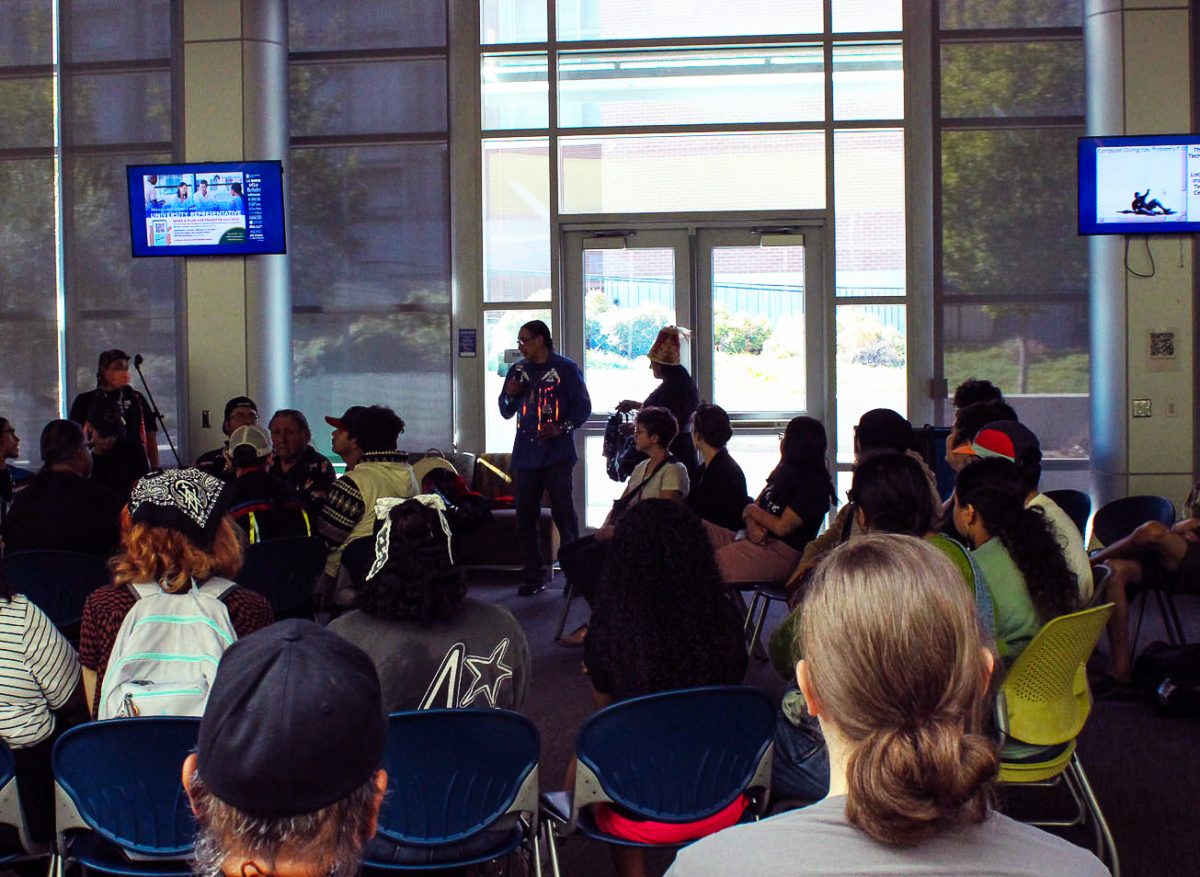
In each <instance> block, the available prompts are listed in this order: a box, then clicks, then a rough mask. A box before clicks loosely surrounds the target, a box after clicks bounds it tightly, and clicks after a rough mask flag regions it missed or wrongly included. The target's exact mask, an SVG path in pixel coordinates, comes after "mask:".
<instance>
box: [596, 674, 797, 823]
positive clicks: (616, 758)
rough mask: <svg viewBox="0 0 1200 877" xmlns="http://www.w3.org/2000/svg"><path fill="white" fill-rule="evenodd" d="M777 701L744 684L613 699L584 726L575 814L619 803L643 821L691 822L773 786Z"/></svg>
mask: <svg viewBox="0 0 1200 877" xmlns="http://www.w3.org/2000/svg"><path fill="white" fill-rule="evenodd" d="M775 711H776V705H775V704H774V703H773V702H772V700H771V698H769V697H768V696H767V695H766V694H765V693H763V692H761V691H759V690H757V689H754V688H745V687H741V686H713V687H708V688H692V689H686V690H683V691H668V692H663V693H661V694H651V695H647V696H645V697H638V698H633V699H631V700H625V701H621V702H620V703H616V704H613V705H612V706H610V707H608V708H607V709H603V710H601V711H600V712H598V713H595V714H594V715H593V716H591V717H590V718H589V719H588V720H587V721H586V722H585V723H584V725H583V727H582V728H580V730H579V737H578V739H577V740H576V744H575V752H576V757H577V759H578V761H579V765H578V770H577V773H576V782H575V800H574V809H575V811H576V812H578V810H579V809H580V808H582V807H584V806H587V805H588V804H591V803H594V802H596V801H604V800H609V801H614V802H616V803H617V804H620V805H621V806H623V807H626V808H628V809H629V810H631V811H633V812H634V813H635V814H637V815H638V816H639V817H641V818H644V819H654V820H658V821H662V822H694V821H696V820H699V819H703V818H705V817H707V816H711V815H712V814H714V813H716V812H718V811H719V810H721V809H722V808H724V807H727V806H729V805H730V804H731V803H733V801H734V800H735V799H736V798H737V797H738V796H739V795H740V794H742V793H743V792H745V791H746V790H747V789H750V788H755V787H760V786H764V785H768V784H769V783H770V755H771V741H772V739H773V737H774V733H775Z"/></svg>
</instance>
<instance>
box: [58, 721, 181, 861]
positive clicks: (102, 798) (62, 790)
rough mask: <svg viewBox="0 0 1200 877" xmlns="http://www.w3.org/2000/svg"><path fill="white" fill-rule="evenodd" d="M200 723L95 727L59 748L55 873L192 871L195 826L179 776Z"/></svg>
mask: <svg viewBox="0 0 1200 877" xmlns="http://www.w3.org/2000/svg"><path fill="white" fill-rule="evenodd" d="M199 731H200V720H199V719H197V718H178V717H172V718H158V717H156V718H137V719H111V720H109V721H105V722H91V723H89V724H86V725H80V726H79V727H76V728H72V729H71V730H69V731H67V732H66V733H65V734H63V735H62V736H61V737H60V738H59V739H58V742H56V743H55V744H54V754H53V765H54V785H55V789H54V793H55V812H56V819H55V822H56V825H55V828H56V834H57V837H56V850H55V865H56V872H55V873H57V874H58V875H60V877H61V874H62V873H63V871H64V869H65V866H66V865H67V864H68V863H72V862H77V863H79V864H80V865H82V866H83V869H84V873H85V874H87V873H90V872H93V871H95V872H99V873H101V874H120V875H129V877H157V875H162V877H174V875H183V874H190V873H191V869H190V867H189V865H188V862H187V859H188V858H189V857H190V856H191V854H192V848H193V843H194V841H193V838H194V834H195V821H194V819H193V817H192V810H191V806H190V805H189V803H188V799H187V794H186V793H185V792H184V790H183V783H182V781H181V779H180V776H181V772H182V769H183V761H184V759H185V758H186V757H187V755H188V753H189V752H191V751H192V750H193V749H194V748H195V747H196V738H197V736H198V734H199Z"/></svg>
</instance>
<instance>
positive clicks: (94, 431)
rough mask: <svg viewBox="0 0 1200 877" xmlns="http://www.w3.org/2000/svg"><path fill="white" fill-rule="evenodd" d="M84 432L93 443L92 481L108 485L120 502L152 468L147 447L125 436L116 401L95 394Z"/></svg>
mask: <svg viewBox="0 0 1200 877" xmlns="http://www.w3.org/2000/svg"><path fill="white" fill-rule="evenodd" d="M83 435H84V437H85V438H86V440H87V441H88V443H89V444H90V445H91V447H92V482H93V483H95V484H101V485H103V486H104V487H107V488H108V489H109V490H111V491H112V492H113V493H115V494H116V495H117V496H119V497H121V503H122V504H124V503H127V502H129V492H130V491H131V490H133V485H134V484H135V483H136V482H137V480H138V479H139V478H141V477H142V476H143V475H145V474H146V473H147V472H149V471H150V464H149V463H148V462H147V460H146V451H145V449H144V448H143V447H142V446H141V445H140V444H138V443H137V442H135V441H131V440H130V439H128V438H126V437H125V421H124V420H122V419H121V412H120V411H119V410H118V409H117V406H116V404H115V403H113V402H111V401H109V400H107V399H104V398H103V397H96V398H95V399H93V400H92V403H91V404H90V405H89V406H88V410H87V420H86V422H85V423H84V425H83Z"/></svg>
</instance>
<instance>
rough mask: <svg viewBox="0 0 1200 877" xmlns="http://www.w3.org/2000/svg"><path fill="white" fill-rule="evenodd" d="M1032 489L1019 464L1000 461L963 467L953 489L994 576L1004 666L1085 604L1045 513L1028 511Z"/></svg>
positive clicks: (963, 522)
mask: <svg viewBox="0 0 1200 877" xmlns="http://www.w3.org/2000/svg"><path fill="white" fill-rule="evenodd" d="M1025 485H1026V481H1025V479H1024V477H1023V475H1022V473H1021V471H1020V469H1019V468H1018V467H1017V465H1016V464H1015V463H1012V462H1011V461H1009V460H1005V459H1002V458H1000V457H993V458H991V459H986V460H980V461H979V462H978V463H972V464H971V465H970V466H968V467H967V468H966V469H963V470H962V472H960V473H959V475H958V484H957V485H956V487H955V490H954V526H955V527H956V528H957V529H958V532H959V534H960V535H961V536H962V537H963V538H964V539H965V540H966V541H967V543H968V544H969V545H970V546H971V549H972V551H971V557H972V559H973V560H974V561H975V562H976V564H978V566H979V569H980V570H981V571H982V572H983V575H984V578H985V579H987V585H988V590H989V592H990V593H991V597H992V607H993V611H994V612H995V628H994V629H995V631H996V648H997V650H998V651H999V653H1000V659H1001V660H1002V661H1004V663H1005V665H1008V664H1011V663H1012V662H1013V661H1015V660H1016V658H1017V656H1018V655H1019V654H1020V653H1021V650H1022V649H1024V648H1025V646H1026V645H1028V644H1029V641H1030V640H1031V639H1033V635H1034V634H1036V633H1037V632H1038V629H1039V628H1041V626H1042V625H1043V624H1045V623H1046V622H1047V621H1049V620H1051V619H1052V618H1057V617H1058V616H1059V615H1065V614H1067V613H1068V612H1074V611H1075V610H1076V609H1077V608H1078V606H1079V583H1078V581H1077V580H1076V578H1075V574H1074V573H1072V572H1071V569H1070V567H1068V566H1067V562H1066V560H1065V559H1064V558H1063V553H1062V550H1061V549H1060V548H1059V545H1058V540H1057V538H1056V537H1055V535H1054V528H1053V526H1052V525H1051V524H1050V521H1049V519H1048V518H1047V517H1046V515H1045V513H1044V512H1042V510H1041V509H1038V508H1026V507H1025V497H1026V488H1025Z"/></svg>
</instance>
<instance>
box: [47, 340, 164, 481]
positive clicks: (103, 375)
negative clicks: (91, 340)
mask: <svg viewBox="0 0 1200 877" xmlns="http://www.w3.org/2000/svg"><path fill="white" fill-rule="evenodd" d="M96 400H104V401H108V402H111V403H113V404H115V405H116V406H117V410H118V411H120V413H121V419H122V420H124V421H125V437H126V438H127V439H129V440H130V441H134V442H137V443H138V444H139V445H140V446H141V447H142V448H143V449H144V450H145V452H146V461H147V463H148V464H149V468H150V469H157V468H158V466H159V462H158V424H157V423H156V422H155V420H154V414H153V412H152V410H151V408H150V404H149V403H148V402H147V401H146V398H145V397H144V396H143V395H142V394H141V393H139V392H138V391H137V390H135V389H134V388H133V387H131V386H130V385H129V354H128V353H126V352H125V351H124V350H120V349H118V348H115V347H114V348H113V349H111V350H105V351H104V352H103V353H101V354H100V361H99V363H98V364H97V366H96V389H94V390H88V391H87V392H86V393H80V394H79V395H78V396H76V397H75V401H73V402H72V403H71V411H70V413H69V414H68V415H67V417H68V419H70V420H73V421H75V422H76V423H78V424H79V425H80V426H83V425H84V423H86V422H87V413H88V408H89V407H90V406H91V404H92V402H94V401H96Z"/></svg>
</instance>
